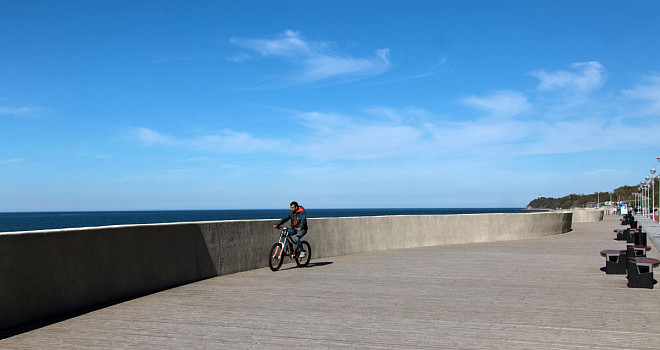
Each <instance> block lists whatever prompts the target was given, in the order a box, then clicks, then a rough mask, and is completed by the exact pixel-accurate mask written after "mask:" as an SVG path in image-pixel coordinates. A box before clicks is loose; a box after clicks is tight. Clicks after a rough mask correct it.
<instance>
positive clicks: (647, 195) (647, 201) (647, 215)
mask: <svg viewBox="0 0 660 350" xmlns="http://www.w3.org/2000/svg"><path fill="white" fill-rule="evenodd" d="M644 180H646V217H647V218H650V217H651V216H650V215H649V214H650V213H649V204H650V203H649V202H650V200H649V198H648V197H649V186H650V184H649V181H651V177H650V176H646V177H644Z"/></svg>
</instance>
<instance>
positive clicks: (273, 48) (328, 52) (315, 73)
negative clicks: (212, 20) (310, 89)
mask: <svg viewBox="0 0 660 350" xmlns="http://www.w3.org/2000/svg"><path fill="white" fill-rule="evenodd" d="M230 41H231V42H232V43H233V44H235V45H237V46H240V47H243V48H245V49H248V50H251V51H253V52H255V53H257V54H258V55H260V57H262V58H266V57H277V58H281V59H284V60H285V61H286V62H288V63H290V64H292V65H293V66H294V67H296V71H294V72H293V73H290V75H289V76H288V80H289V82H290V83H293V84H304V83H311V82H331V81H341V82H344V81H353V80H358V79H365V78H369V77H373V76H376V75H379V74H382V73H384V72H385V71H387V70H388V69H389V68H390V61H389V58H388V56H389V49H387V48H384V49H379V50H376V51H375V52H374V53H373V54H372V55H371V56H368V57H353V56H352V55H349V54H346V53H344V52H342V51H341V50H339V49H337V48H336V45H334V44H332V43H329V42H323V41H309V40H306V39H305V38H303V37H302V35H301V34H300V33H299V32H296V31H291V30H287V31H285V32H284V33H282V34H280V35H278V36H277V38H275V39H262V38H231V40H230ZM255 58H256V57H254V56H252V55H248V54H245V53H239V54H235V55H233V56H231V57H229V58H228V59H229V60H230V61H233V62H239V63H240V62H245V61H247V60H252V59H255Z"/></svg>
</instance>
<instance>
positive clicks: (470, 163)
mask: <svg viewBox="0 0 660 350" xmlns="http://www.w3.org/2000/svg"><path fill="white" fill-rule="evenodd" d="M658 18H660V2H657V1H628V0H627V1H578V2H576V1H557V0H553V1H414V2H409V1H383V0H379V1H309V0H305V1H277V2H267V1H236V2H229V1H185V2H183V1H180V2H175V1H67V0H64V1H48V2H46V1H34V2H30V1H7V0H2V1H0V139H1V140H2V141H1V143H0V145H1V146H0V179H1V181H0V211H48V210H133V209H136V210H138V209H223V208H228V209H232V208H281V207H284V208H286V207H287V205H288V203H289V202H290V201H291V200H298V201H299V202H300V203H301V204H303V205H305V206H306V207H317V208H355V207H523V206H525V205H526V204H527V203H528V202H529V201H530V200H532V199H534V198H536V197H537V196H539V195H542V196H546V197H561V196H565V195H567V194H569V193H593V192H594V191H596V190H598V191H611V190H613V189H614V188H617V187H619V186H622V185H634V184H637V183H639V181H641V180H642V179H643V178H644V176H646V175H648V174H649V169H650V168H651V167H654V166H660V164H658V163H657V162H656V160H655V158H656V157H658V156H660V25H658V24H657V22H658V21H657V20H658Z"/></svg>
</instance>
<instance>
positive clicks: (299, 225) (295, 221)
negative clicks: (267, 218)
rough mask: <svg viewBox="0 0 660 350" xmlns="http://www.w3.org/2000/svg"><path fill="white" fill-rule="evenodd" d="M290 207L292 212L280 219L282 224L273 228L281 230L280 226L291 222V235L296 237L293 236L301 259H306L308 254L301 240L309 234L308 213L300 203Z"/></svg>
mask: <svg viewBox="0 0 660 350" xmlns="http://www.w3.org/2000/svg"><path fill="white" fill-rule="evenodd" d="M289 207H290V208H291V211H289V212H288V213H287V214H286V215H284V217H283V218H282V219H280V222H278V223H277V224H275V225H273V227H275V228H279V226H280V225H282V224H283V223H285V222H287V221H289V220H291V228H290V229H289V235H295V236H293V240H294V241H295V242H296V244H297V245H298V250H299V251H300V255H299V257H300V258H304V257H305V254H307V253H306V252H305V249H304V248H303V246H302V243H301V241H300V239H301V238H302V237H303V236H304V235H305V234H306V233H307V212H305V208H303V207H301V206H299V205H298V202H295V201H294V202H291V204H290V205H289Z"/></svg>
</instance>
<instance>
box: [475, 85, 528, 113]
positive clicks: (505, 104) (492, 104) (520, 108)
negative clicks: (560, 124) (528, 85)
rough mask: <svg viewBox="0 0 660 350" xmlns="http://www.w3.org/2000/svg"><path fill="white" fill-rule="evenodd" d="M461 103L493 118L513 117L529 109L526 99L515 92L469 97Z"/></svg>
mask: <svg viewBox="0 0 660 350" xmlns="http://www.w3.org/2000/svg"><path fill="white" fill-rule="evenodd" d="M463 102H464V103H465V104H467V105H470V106H472V107H474V108H477V109H479V110H482V111H484V112H486V113H488V114H489V115H490V116H494V117H514V116H516V115H518V114H521V113H523V112H526V111H527V110H529V109H530V104H529V102H527V97H526V96H525V95H523V94H521V93H519V92H515V91H499V92H495V93H493V94H490V95H488V96H485V97H476V96H471V97H467V98H465V99H463Z"/></svg>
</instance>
